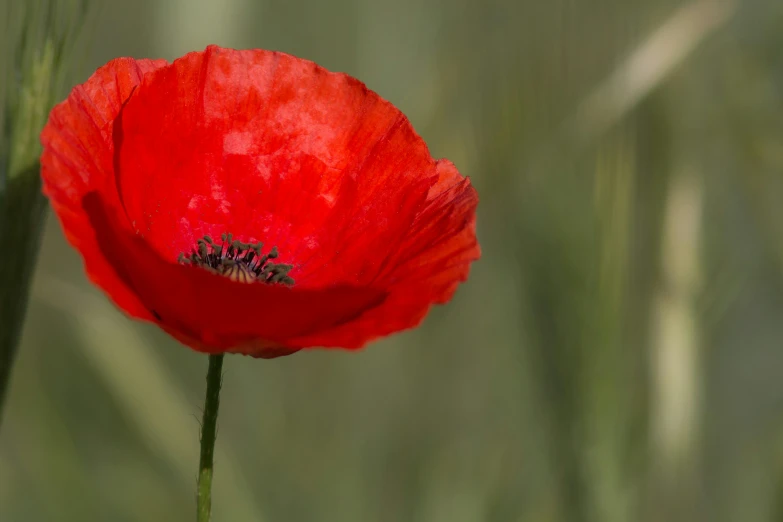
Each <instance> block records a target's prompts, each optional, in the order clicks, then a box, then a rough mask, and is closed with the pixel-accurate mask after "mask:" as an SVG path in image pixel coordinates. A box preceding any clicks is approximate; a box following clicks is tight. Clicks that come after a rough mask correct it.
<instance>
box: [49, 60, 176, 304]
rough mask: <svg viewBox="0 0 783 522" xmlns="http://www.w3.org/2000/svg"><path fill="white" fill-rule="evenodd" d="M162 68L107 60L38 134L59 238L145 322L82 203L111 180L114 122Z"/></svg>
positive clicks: (90, 273)
mask: <svg viewBox="0 0 783 522" xmlns="http://www.w3.org/2000/svg"><path fill="white" fill-rule="evenodd" d="M165 65H167V62H166V61H165V60H134V59H132V58H118V59H116V60H112V61H111V62H109V63H107V64H106V65H104V66H103V67H101V68H100V69H98V70H97V71H96V72H95V73H94V74H93V75H92V76H91V77H90V78H89V79H88V80H87V82H85V83H84V84H82V85H78V86H76V87H75V88H74V89H73V90H72V91H71V93H70V95H69V96H68V98H67V99H66V100H65V101H63V102H62V103H60V104H58V105H57V106H55V107H54V109H53V110H52V112H51V113H50V115H49V119H48V121H47V123H46V125H45V126H44V129H43V131H42V133H41V143H42V145H43V153H42V155H41V176H42V180H43V192H44V194H45V195H46V196H48V198H49V200H50V202H51V205H52V208H53V210H54V212H55V215H56V216H57V217H58V219H59V221H60V225H61V226H62V228H63V232H64V233H65V237H66V238H67V239H68V241H69V242H70V243H71V245H73V247H74V248H75V249H76V250H77V251H79V253H80V254H81V256H82V258H83V260H84V265H85V270H86V272H87V275H88V277H89V278H90V280H92V282H93V283H95V284H96V285H97V286H99V287H100V288H102V289H103V290H104V291H105V292H106V293H107V294H108V295H109V297H111V299H112V300H113V301H114V302H115V304H116V305H117V306H118V307H120V308H121V309H122V310H124V311H125V312H126V313H128V314H129V315H130V316H132V317H136V318H139V319H147V320H152V316H151V315H150V312H149V311H148V310H147V309H146V307H144V306H143V305H142V304H141V302H140V301H139V298H138V296H137V295H136V292H135V290H134V289H132V288H129V287H128V286H127V284H126V283H125V282H123V281H122V280H121V279H120V278H119V277H118V275H117V273H116V270H115V268H114V267H113V266H112V265H111V264H110V263H109V262H108V261H107V260H106V259H105V258H104V257H103V256H102V255H101V254H100V248H99V245H98V243H97V241H96V237H95V230H94V229H93V228H92V226H91V225H90V221H89V218H88V216H87V215H86V214H85V212H84V209H83V208H82V199H83V198H84V197H85V196H86V195H87V194H88V193H90V192H92V191H95V190H102V189H103V187H105V186H106V185H107V182H111V181H113V178H114V166H113V156H114V141H113V132H114V121H115V119H116V118H117V115H118V114H119V113H120V110H121V109H122V106H123V104H124V103H125V102H126V101H127V99H128V97H129V96H130V95H131V93H132V92H133V90H134V89H135V88H136V87H137V86H138V85H139V84H140V83H141V80H142V78H143V77H144V75H145V74H147V73H149V72H151V71H154V70H156V69H159V68H161V67H163V66H165ZM109 186H111V183H109ZM107 196H108V197H110V194H109V195H107Z"/></svg>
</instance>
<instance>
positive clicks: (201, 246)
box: [177, 234, 294, 286]
mask: <svg viewBox="0 0 783 522" xmlns="http://www.w3.org/2000/svg"><path fill="white" fill-rule="evenodd" d="M220 239H221V243H219V244H218V243H216V242H215V241H213V240H212V238H211V237H209V236H204V237H203V238H201V239H199V240H198V241H197V242H196V243H197V247H196V248H194V249H193V250H192V251H191V253H190V254H189V255H186V254H185V253H184V252H183V253H181V254H180V255H179V258H178V259H177V261H179V263H181V264H183V265H193V266H198V267H201V268H205V269H207V270H209V271H211V272H215V273H217V274H220V275H222V276H226V277H228V278H230V279H233V280H234V281H242V282H245V283H250V282H252V281H260V282H262V283H267V284H277V283H279V284H283V285H288V286H293V284H294V280H293V279H292V278H291V277H290V276H289V275H288V272H289V271H290V270H291V269H292V268H293V267H294V266H293V265H286V264H283V263H272V262H270V259H276V258H277V256H278V255H279V253H278V252H277V247H272V250H270V251H269V253H268V254H265V255H261V249H262V248H263V247H264V244H263V243H243V242H241V241H239V240H236V239H233V238H232V236H231V234H222V235H221V236H220Z"/></svg>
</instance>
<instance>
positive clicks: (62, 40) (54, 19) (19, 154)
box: [0, 0, 89, 419]
mask: <svg viewBox="0 0 783 522" xmlns="http://www.w3.org/2000/svg"><path fill="white" fill-rule="evenodd" d="M88 4H89V2H88V0H65V1H62V0H61V1H58V0H38V1H31V2H11V3H8V4H5V3H4V4H2V7H1V8H2V10H3V11H4V13H3V15H4V22H3V27H2V34H3V37H4V38H5V40H6V41H5V42H3V49H5V50H7V52H6V51H4V52H3V53H2V57H0V60H3V61H2V62H0V71H2V75H3V77H2V85H0V123H1V124H2V125H1V126H0V244H2V245H3V246H4V248H5V249H6V250H5V253H6V255H4V256H3V260H2V262H0V419H1V415H2V408H3V404H4V399H5V393H6V390H7V388H8V381H9V379H10V376H11V367H12V365H13V362H14V357H15V355H16V347H17V345H18V343H19V337H20V333H21V330H22V324H23V322H24V316H25V311H26V309H27V294H28V286H29V281H30V276H31V274H32V272H33V268H34V267H35V263H36V259H37V252H38V244H39V238H40V229H41V224H42V222H43V217H44V211H45V208H46V207H45V202H44V198H43V196H42V195H41V181H40V176H39V168H40V167H39V164H38V157H39V155H40V153H41V148H40V143H39V139H38V136H39V134H40V132H41V129H42V128H43V125H44V123H45V122H46V118H47V116H48V114H49V111H50V110H51V108H52V106H53V105H54V103H55V101H56V100H57V99H58V98H59V97H60V96H61V95H62V94H63V88H64V87H65V77H66V75H67V73H68V72H69V71H71V70H72V69H73V67H71V66H70V65H71V60H70V58H71V56H72V54H73V49H74V45H75V43H76V41H77V39H78V34H79V30H80V29H81V28H82V26H83V25H84V21H85V18H86V15H87V11H88Z"/></svg>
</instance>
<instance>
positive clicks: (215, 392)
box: [196, 354, 223, 522]
mask: <svg viewBox="0 0 783 522" xmlns="http://www.w3.org/2000/svg"><path fill="white" fill-rule="evenodd" d="M222 371H223V354H219V355H210V356H209V370H207V395H206V397H205V398H204V418H203V420H202V422H201V460H200V462H199V468H198V469H199V471H198V499H197V506H196V507H197V510H198V518H197V519H196V520H197V521H198V522H209V519H210V514H211V511H212V467H213V463H212V462H213V456H214V454H215V438H216V435H217V417H218V408H220V384H221V381H222V378H223V376H222Z"/></svg>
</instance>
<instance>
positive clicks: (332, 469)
mask: <svg viewBox="0 0 783 522" xmlns="http://www.w3.org/2000/svg"><path fill="white" fill-rule="evenodd" d="M95 31H96V34H95V38H96V43H95V45H94V46H93V47H92V51H91V54H90V55H89V56H88V59H87V62H88V66H87V67H85V68H84V70H83V71H82V73H83V74H82V77H83V78H86V77H87V75H88V74H89V73H90V72H91V70H92V69H94V68H95V67H97V66H98V65H100V64H102V63H104V62H106V61H108V60H109V59H111V58H113V57H115V56H119V55H132V56H136V57H165V58H169V59H172V58H174V57H176V56H178V55H181V54H183V53H185V52H187V51H189V50H193V49H200V48H203V47H204V46H206V45H207V44H208V43H218V44H221V45H224V46H234V47H264V48H272V49H279V50H284V51H287V52H291V53H293V54H296V55H299V56H302V57H305V58H309V59H312V60H315V61H317V62H319V63H321V64H322V65H324V66H326V67H327V68H329V69H332V70H342V71H346V72H348V73H351V74H353V75H355V76H357V77H359V78H361V79H363V80H364V81H365V82H366V83H367V84H368V85H369V86H370V87H371V88H373V89H374V90H376V91H378V92H379V93H381V94H382V95H383V96H384V97H386V98H388V99H389V100H391V101H392V102H393V103H395V104H396V105H397V106H399V107H400V108H401V109H402V110H403V111H404V112H406V113H407V114H408V115H409V116H410V118H411V120H412V121H413V123H414V126H415V127H416V128H417V130H418V131H419V132H420V133H421V134H422V135H423V136H424V137H425V138H426V139H427V140H428V142H429V144H430V146H431V149H432V151H433V153H434V155H435V156H437V157H449V158H451V159H453V160H454V161H455V163H456V164H457V165H458V167H459V168H460V170H461V171H462V172H464V173H466V174H469V175H470V176H471V178H472V180H473V182H474V183H475V184H476V186H477V188H478V190H479V193H480V196H481V205H480V209H479V229H480V231H479V233H480V239H481V242H482V246H483V250H484V257H483V259H482V260H481V261H480V262H478V263H477V264H476V265H475V268H474V270H473V273H472V276H471V279H470V281H469V282H468V283H467V284H465V285H464V286H463V287H462V288H461V289H460V290H459V292H458V293H457V295H456V297H455V299H454V301H453V302H452V303H451V304H449V305H448V306H446V307H440V308H438V309H436V310H434V311H433V312H432V314H431V315H430V316H429V317H428V319H427V321H426V322H425V324H424V325H423V327H422V328H420V329H418V330H416V331H412V332H408V333H405V334H402V335H398V336H396V337H393V338H390V339H387V340H384V341H381V342H378V343H376V344H375V345H373V346H372V347H370V348H369V349H367V350H366V351H364V352H361V353H356V354H351V353H342V352H323V351H317V352H312V353H299V354H296V355H293V356H291V357H287V358H281V359H276V360H272V361H261V360H252V359H249V358H244V357H238V356H237V357H229V358H227V359H226V361H225V369H226V375H225V380H224V383H225V384H224V391H223V400H222V410H221V414H220V415H221V417H220V426H219V428H220V430H219V435H218V447H219V450H218V454H217V457H216V461H217V463H216V466H217V467H216V476H215V488H216V491H215V499H214V503H213V505H214V517H215V519H216V520H231V521H263V520H267V521H282V520H284V521H286V522H299V521H301V522H309V521H314V520H318V521H327V522H328V521H333V522H365V521H370V520H371V521H389V522H390V521H412V522H440V521H443V522H484V521H498V522H506V521H519V522H523V521H532V522H538V521H542V522H560V521H563V522H582V521H584V522H626V521H627V522H639V521H642V522H645V521H649V522H657V521H661V520H666V521H688V522H690V521H701V520H704V521H711V522H712V521H715V522H723V521H725V522H735V521H742V522H767V521H776V520H781V519H782V518H783V423H782V422H781V421H783V319H782V318H783V72H782V71H783V3H781V2H779V1H777V0H747V1H743V2H739V1H737V2H731V1H728V0H696V1H695V2H686V1H676V0H589V1H588V0H551V1H549V2H542V1H533V0H516V1H510V0H481V1H479V0H449V1H446V0H429V1H424V2H422V1H413V0H398V1H396V2H387V1H380V0H373V1H364V2H355V1H347V0H333V1H330V2H320V1H315V0H312V1H298V2H282V1H276V0H263V1H251V0H230V1H224V2H212V1H207V0H197V1H190V0H189V1H185V0H167V1H155V2H153V1H152V0H142V1H140V2H135V3H131V2H117V1H112V2H107V3H105V5H103V7H102V9H101V11H100V12H99V13H98V20H97V26H96V28H95ZM50 221H51V220H50ZM4 248H6V249H7V248H9V247H8V246H7V245H6V246H4ZM5 251H6V252H8V250H5ZM41 254H42V255H41V259H40V262H39V264H38V271H37V273H36V277H35V280H34V293H33V298H32V301H31V310H30V314H29V320H28V323H27V327H26V330H25V336H24V342H23V345H22V349H21V352H20V354H19V361H18V365H17V367H16V368H15V375H14V379H13V381H12V385H11V390H10V394H9V401H8V407H7V412H6V414H7V417H6V419H5V422H4V425H3V429H2V431H1V432H0V520H3V521H4V522H5V521H8V522H21V521H25V522H26V521H30V520H36V521H37V520H58V521H60V520H62V521H68V520H73V521H79V522H83V521H93V520H95V521H104V520H112V521H129V522H130V521H150V520H167V521H179V520H181V521H187V520H192V519H193V516H194V515H193V513H194V501H193V492H194V487H195V481H196V463H197V460H198V450H197V444H198V440H197V434H198V422H197V415H198V413H199V404H200V403H201V400H202V396H203V390H204V382H203V376H204V373H205V371H206V364H207V361H206V358H204V357H203V356H200V355H198V354H195V353H192V352H190V351H189V350H188V349H186V348H182V347H180V346H177V345H176V344H175V343H174V342H172V341H170V340H169V339H167V338H166V337H165V335H164V334H162V333H160V332H159V331H157V330H155V329H154V328H153V327H150V326H147V325H141V324H135V323H131V322H129V321H128V320H126V319H125V318H123V317H122V316H121V315H120V314H119V313H118V312H116V311H115V310H114V309H113V308H112V307H111V306H110V304H109V303H108V302H107V300H106V299H105V298H104V297H103V296H101V295H100V294H99V293H98V292H96V291H95V290H93V289H92V288H91V287H90V285H89V284H88V283H87V282H86V281H85V277H84V275H83V273H82V270H81V264H80V260H79V259H78V257H77V255H76V254H75V253H74V252H72V251H71V250H70V249H69V248H68V247H67V245H66V243H65V241H64V239H63V238H62V234H61V232H60V230H59V228H58V226H57V225H56V223H54V222H50V223H48V225H47V227H46V234H45V238H44V245H43V250H42V252H41ZM0 262H3V261H1V260H0ZM205 306H209V304H208V303H205Z"/></svg>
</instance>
